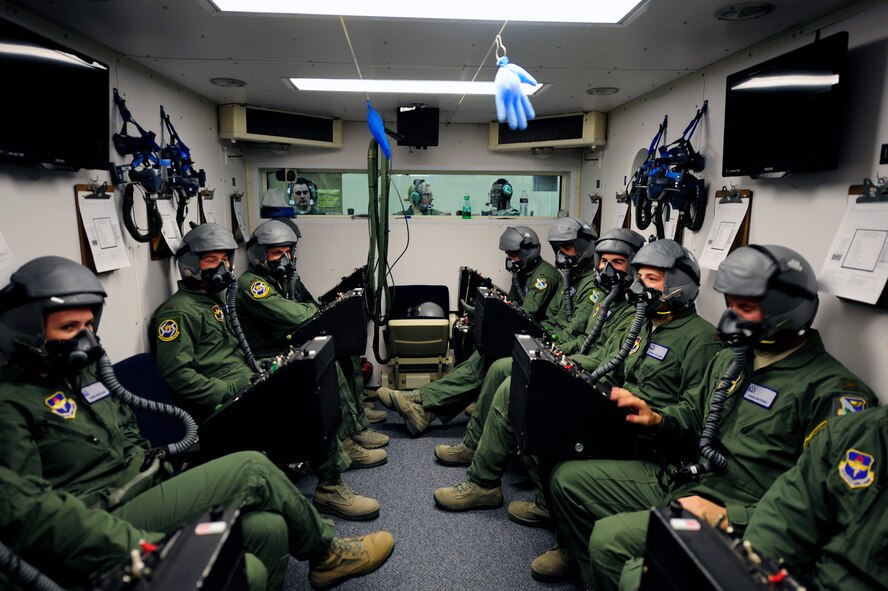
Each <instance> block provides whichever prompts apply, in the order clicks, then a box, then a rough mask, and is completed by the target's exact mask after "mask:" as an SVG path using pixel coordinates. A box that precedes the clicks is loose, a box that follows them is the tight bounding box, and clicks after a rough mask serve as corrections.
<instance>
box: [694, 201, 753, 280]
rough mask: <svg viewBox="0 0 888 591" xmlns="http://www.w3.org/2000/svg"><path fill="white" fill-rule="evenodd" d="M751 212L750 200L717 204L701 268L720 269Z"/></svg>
mask: <svg viewBox="0 0 888 591" xmlns="http://www.w3.org/2000/svg"><path fill="white" fill-rule="evenodd" d="M748 211H749V199H742V198H741V199H740V202H739V203H736V202H725V203H722V202H721V201H720V200H719V201H716V202H715V214H714V215H713V216H712V226H710V228H709V235H708V236H707V237H706V245H705V246H704V247H703V253H702V254H701V255H700V266H701V267H703V268H705V269H713V270H714V269H718V266H719V265H720V264H721V262H722V261H723V260H725V258H727V256H728V251H729V250H730V248H731V245H732V244H734V239H736V238H737V233H738V232H739V231H740V228H741V227H742V226H743V218H745V217H746V213H747V212H748Z"/></svg>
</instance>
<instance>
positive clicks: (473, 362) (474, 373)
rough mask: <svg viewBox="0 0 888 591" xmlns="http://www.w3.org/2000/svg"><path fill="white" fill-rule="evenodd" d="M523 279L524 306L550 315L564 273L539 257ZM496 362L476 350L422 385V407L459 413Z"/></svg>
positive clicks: (538, 316) (514, 294)
mask: <svg viewBox="0 0 888 591" xmlns="http://www.w3.org/2000/svg"><path fill="white" fill-rule="evenodd" d="M522 278H523V279H524V286H525V287H526V289H527V293H526V295H525V296H524V302H523V303H522V304H521V305H522V307H523V308H524V311H525V312H527V313H528V314H529V315H530V316H532V317H533V318H534V319H535V320H537V321H541V320H542V319H544V318H546V317H547V316H548V314H549V312H550V310H551V303H552V301H553V300H554V299H555V298H556V297H557V296H556V294H557V293H559V292H560V291H561V289H560V287H561V274H560V273H558V271H557V270H556V269H555V267H553V266H552V265H551V264H550V263H548V262H547V261H544V260H543V259H540V260H539V262H537V264H536V265H534V266H533V267H531V268H528V269H526V270H525V272H524V273H522ZM517 296H518V292H517V289H516V288H515V286H514V285H512V288H511V289H510V290H509V293H508V294H507V297H508V298H509V299H510V300H516V299H517ZM510 359H511V358H510ZM493 361H494V360H493V359H490V358H488V357H485V356H484V355H481V353H479V352H478V351H475V352H473V353H472V354H471V355H470V356H469V358H468V359H466V360H465V361H463V362H462V363H460V364H459V365H457V366H456V367H454V368H453V370H452V371H450V372H449V373H448V374H447V375H446V376H444V377H442V378H441V379H440V380H435V381H434V382H429V383H428V384H423V385H422V386H421V387H420V388H419V393H420V396H421V397H422V406H423V408H424V409H426V410H428V411H431V412H434V413H436V414H438V415H441V416H445V417H446V416H449V415H454V414H456V413H458V412H460V411H461V410H462V409H464V408H465V407H466V406H467V405H468V404H469V403H470V402H471V401H472V400H474V399H475V398H477V397H478V390H479V389H480V388H481V385H482V384H483V383H484V376H485V375H486V374H487V370H488V368H489V367H490V364H491V363H492V362H493Z"/></svg>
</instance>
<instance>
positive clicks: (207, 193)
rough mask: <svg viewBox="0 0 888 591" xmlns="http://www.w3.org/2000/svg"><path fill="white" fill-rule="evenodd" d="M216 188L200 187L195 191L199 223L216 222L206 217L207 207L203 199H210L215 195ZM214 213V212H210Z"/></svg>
mask: <svg viewBox="0 0 888 591" xmlns="http://www.w3.org/2000/svg"><path fill="white" fill-rule="evenodd" d="M215 193H216V190H215V189H201V190H199V191H198V192H197V209H198V215H199V216H200V218H199V219H200V223H202V224H206V223H207V222H210V221H212V222H214V223H215V222H216V220H214V219H207V209H206V204H205V201H212V200H213V198H214V197H215ZM211 213H213V214H214V217H215V212H211Z"/></svg>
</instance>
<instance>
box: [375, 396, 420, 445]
mask: <svg viewBox="0 0 888 591" xmlns="http://www.w3.org/2000/svg"><path fill="white" fill-rule="evenodd" d="M381 399H382V396H380V400H381ZM392 406H394V408H395V410H396V411H398V414H399V415H401V416H402V417H403V418H404V424H405V425H407V430H408V431H410V434H411V435H413V436H414V437H419V436H420V435H422V434H423V432H424V431H425V430H426V429H428V428H429V422H430V421H431V420H432V413H430V412H429V411H427V410H426V409H424V408H423V407H422V404H417V403H415V402H410V401H409V400H407V399H406V398H404V397H403V396H401V394H400V392H398V391H397V390H393V391H392Z"/></svg>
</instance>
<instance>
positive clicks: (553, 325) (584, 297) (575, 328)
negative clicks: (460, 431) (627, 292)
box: [463, 264, 606, 449]
mask: <svg viewBox="0 0 888 591" xmlns="http://www.w3.org/2000/svg"><path fill="white" fill-rule="evenodd" d="M595 275H596V270H595V268H594V265H591V264H590V265H589V266H587V267H586V268H585V269H583V271H582V272H581V273H580V275H579V276H578V277H576V278H574V279H573V286H572V288H571V291H573V309H574V314H573V316H572V317H571V318H570V319H568V318H567V311H566V310H565V309H564V289H563V286H562V289H560V290H558V293H557V294H555V297H554V298H552V303H550V304H549V307H550V309H554V310H557V312H556V314H555V315H554V316H552V315H550V316H549V319H548V320H547V321H546V322H543V326H546V327H547V329H548V330H550V331H552V333H553V336H557V339H556V343H561V342H562V341H565V342H572V343H573V346H576V347H577V348H579V346H580V345H582V341H583V340H585V338H586V333H585V332H584V331H585V330H586V326H587V325H588V324H589V318H590V317H591V316H592V315H593V313H594V312H595V311H596V309H599V308H598V304H600V303H601V302H602V301H603V300H604V297H605V295H606V294H605V292H604V291H603V290H602V289H601V288H600V287H598V283H596V281H595ZM511 373H512V358H511V357H506V358H503V359H497V360H496V361H495V362H494V363H492V364H491V366H490V368H489V369H488V371H487V375H486V376H485V377H484V383H483V384H482V385H481V393H480V395H479V396H478V407H477V408H476V409H475V412H474V413H472V418H471V419H469V424H468V426H467V427H466V433H465V435H463V443H465V444H466V445H467V446H469V447H471V448H472V449H477V448H478V442H479V441H480V440H481V434H482V433H483V432H484V423H485V422H486V421H487V417H488V414H489V412H490V405H491V404H492V403H493V398H494V396H495V395H496V391H497V389H499V387H500V386H501V385H502V383H503V381H504V380H505V379H506V378H507V377H509V376H510V375H511Z"/></svg>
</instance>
